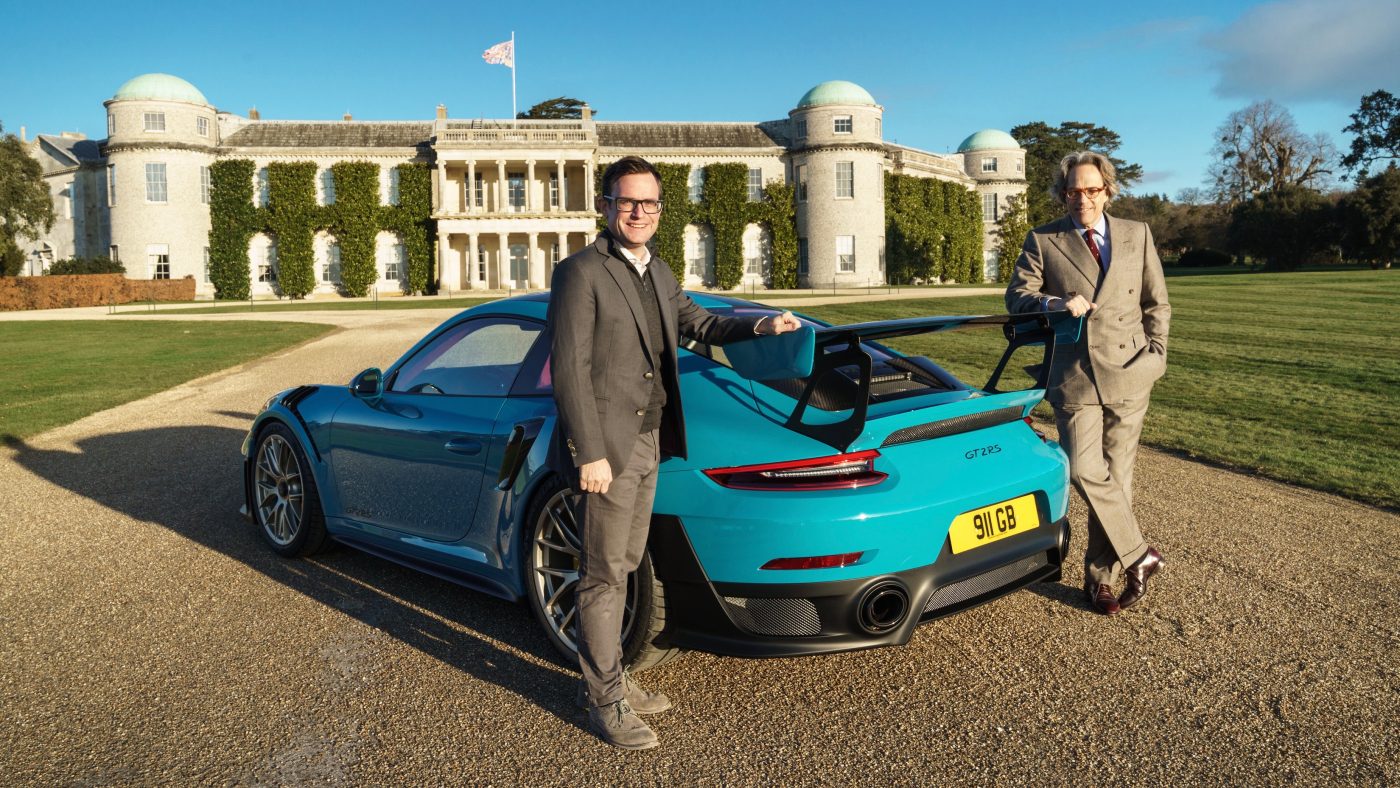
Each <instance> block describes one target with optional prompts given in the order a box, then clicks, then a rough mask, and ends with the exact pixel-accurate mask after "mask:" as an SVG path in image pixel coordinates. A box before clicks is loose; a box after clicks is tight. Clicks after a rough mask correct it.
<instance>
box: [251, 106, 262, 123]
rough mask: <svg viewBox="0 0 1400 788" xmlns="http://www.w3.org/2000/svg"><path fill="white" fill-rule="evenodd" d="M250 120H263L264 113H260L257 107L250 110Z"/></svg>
mask: <svg viewBox="0 0 1400 788" xmlns="http://www.w3.org/2000/svg"><path fill="white" fill-rule="evenodd" d="M248 120H262V115H259V114H258V108H257V107H253V108H252V109H250V110H248Z"/></svg>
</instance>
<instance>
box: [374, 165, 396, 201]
mask: <svg viewBox="0 0 1400 788" xmlns="http://www.w3.org/2000/svg"><path fill="white" fill-rule="evenodd" d="M380 172H381V175H380V178H379V183H380V193H379V202H380V204H381V205H398V204H399V168H398V167H385V168H384V169H383V170H380Z"/></svg>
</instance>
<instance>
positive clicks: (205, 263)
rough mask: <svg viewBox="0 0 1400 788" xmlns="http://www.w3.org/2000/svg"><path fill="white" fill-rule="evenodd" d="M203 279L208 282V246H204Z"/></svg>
mask: <svg viewBox="0 0 1400 788" xmlns="http://www.w3.org/2000/svg"><path fill="white" fill-rule="evenodd" d="M204 281H205V283H208V282H209V247H207V246H206V247H204Z"/></svg>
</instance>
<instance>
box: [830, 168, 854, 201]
mask: <svg viewBox="0 0 1400 788" xmlns="http://www.w3.org/2000/svg"><path fill="white" fill-rule="evenodd" d="M843 168H844V169H845V173H842V169H843ZM833 174H834V176H835V179H836V183H835V196H836V199H838V200H854V199H855V197H856V163H855V162H853V161H838V162H836V166H835V168H834V172H833ZM843 187H844V189H843ZM843 191H844V192H845V193H844V194H843V193H842V192H843Z"/></svg>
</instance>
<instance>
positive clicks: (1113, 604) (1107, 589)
mask: <svg viewBox="0 0 1400 788" xmlns="http://www.w3.org/2000/svg"><path fill="white" fill-rule="evenodd" d="M1084 593H1085V594H1086V595H1087V596H1088V597H1089V606H1090V607H1092V608H1094V609H1095V610H1097V611H1099V612H1100V613H1103V614H1104V615H1105V616H1111V615H1113V614H1114V613H1117V612H1118V609H1119V605H1118V597H1117V596H1115V595H1114V593H1113V586H1110V585H1109V584H1108V583H1095V582H1094V581H1093V580H1085V581H1084Z"/></svg>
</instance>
